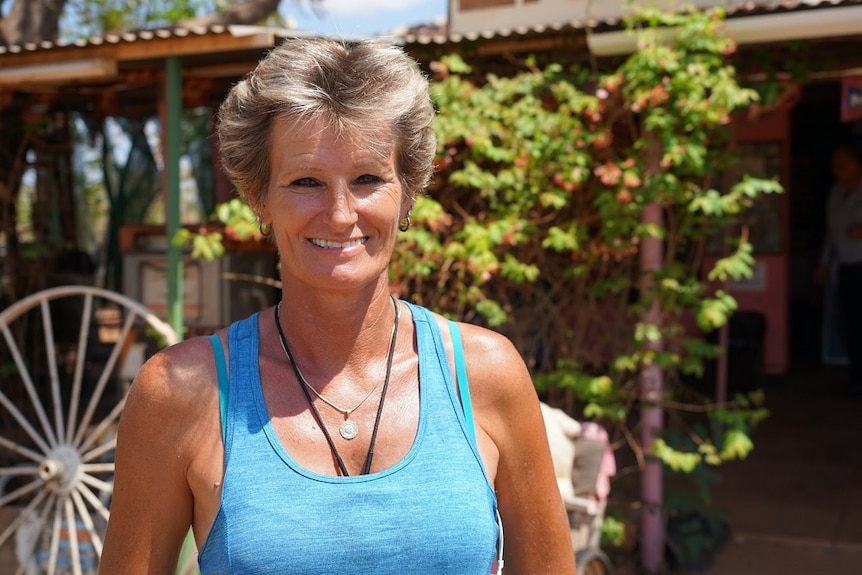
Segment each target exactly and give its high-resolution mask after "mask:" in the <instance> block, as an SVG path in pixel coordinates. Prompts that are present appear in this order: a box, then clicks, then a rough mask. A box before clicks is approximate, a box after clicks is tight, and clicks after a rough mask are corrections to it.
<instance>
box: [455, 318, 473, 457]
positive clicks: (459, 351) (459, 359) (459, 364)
mask: <svg viewBox="0 0 862 575" xmlns="http://www.w3.org/2000/svg"><path fill="white" fill-rule="evenodd" d="M449 333H450V334H451V336H452V349H453V350H454V352H455V376H456V377H457V378H458V395H460V396H461V409H463V410H464V419H465V420H467V429H468V430H470V436H471V437H472V438H473V442H474V443H475V442H476V424H475V423H473V404H472V402H471V401H470V384H469V382H468V381H467V366H466V364H465V363H464V344H463V343H462V342H461V330H460V329H458V324H457V323H455V322H454V321H452V320H449Z"/></svg>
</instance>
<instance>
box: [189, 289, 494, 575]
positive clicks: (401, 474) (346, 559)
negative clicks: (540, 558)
mask: <svg viewBox="0 0 862 575" xmlns="http://www.w3.org/2000/svg"><path fill="white" fill-rule="evenodd" d="M408 306H409V307H410V309H411V311H412V314H413V322H414V325H415V327H416V340H417V342H416V343H417V346H418V352H419V382H420V386H419V398H420V408H419V426H418V430H417V432H416V437H415V439H414V442H413V446H412V447H411V448H410V450H409V452H408V453H407V455H406V456H405V457H404V458H403V459H402V460H401V461H400V462H398V463H396V464H395V465H393V466H392V467H390V468H388V469H385V470H383V471H381V472H378V473H372V474H369V475H358V476H350V477H338V476H331V475H323V474H319V473H315V472H312V471H310V470H307V469H305V468H303V467H302V466H300V465H299V464H298V463H297V462H296V461H294V460H293V459H292V458H291V456H290V454H288V453H287V452H286V450H285V449H284V447H283V446H282V444H281V442H280V441H279V439H278V437H277V436H276V433H275V430H274V429H273V427H272V424H271V422H270V418H269V414H268V412H267V409H266V405H265V403H264V400H263V393H262V391H261V387H260V373H259V364H258V315H257V314H256V315H253V316H251V317H249V318H247V319H245V320H242V321H239V322H237V323H235V324H232V325H231V326H230V328H229V330H228V343H229V354H230V360H229V366H230V367H229V369H230V388H229V399H228V408H227V414H226V428H225V474H224V481H223V484H222V500H221V507H220V509H219V512H218V514H217V516H216V519H215V522H214V523H213V526H212V529H211V531H210V533H209V535H208V537H207V540H206V542H205V543H204V545H203V547H202V548H201V550H200V554H199V564H200V569H201V573H202V575H214V574H220V575H221V574H225V575H226V574H231V575H243V574H254V575H264V574H273V575H312V574H313V575H329V574H331V575H336V574H338V575H341V574H343V573H367V574H371V575H385V574H391V575H395V574H398V575H414V574H415V575H419V574H422V575H428V574H436V573H440V574H442V573H446V574H452V573H456V574H458V575H487V574H488V573H489V571H490V570H491V565H492V562H493V561H494V559H495V545H496V542H497V531H498V529H497V520H496V512H497V500H496V496H495V494H494V492H493V490H492V489H491V487H490V485H489V483H488V480H487V477H486V476H485V471H484V467H483V465H482V461H481V459H480V457H479V453H478V450H477V448H476V444H475V442H474V440H473V439H472V438H471V437H470V436H469V433H468V430H467V425H466V421H465V419H464V415H463V412H462V410H461V404H460V402H459V399H458V396H457V394H456V392H455V387H454V384H453V381H452V378H451V375H450V371H449V364H448V360H447V358H446V354H445V352H444V348H443V343H442V339H441V337H440V332H439V330H438V327H437V323H436V321H435V320H434V318H433V317H432V316H431V314H430V313H429V312H428V311H427V310H425V309H424V308H421V307H417V306H413V305H410V304H408ZM384 409H385V407H384Z"/></svg>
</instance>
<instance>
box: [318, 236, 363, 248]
mask: <svg viewBox="0 0 862 575" xmlns="http://www.w3.org/2000/svg"><path fill="white" fill-rule="evenodd" d="M308 241H309V242H311V244H312V245H315V246H317V247H319V248H323V249H327V250H336V249H342V250H343V249H346V248H355V247H357V246H361V245H364V244H365V242H367V241H368V238H367V237H364V238H359V239H358V240H350V241H348V242H333V241H330V240H319V239H317V238H310V239H309V240H308Z"/></svg>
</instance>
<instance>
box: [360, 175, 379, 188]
mask: <svg viewBox="0 0 862 575" xmlns="http://www.w3.org/2000/svg"><path fill="white" fill-rule="evenodd" d="M382 181H383V180H381V179H380V178H379V177H377V176H374V175H372V174H364V175H362V176H359V177H358V178H356V183H357V184H359V185H361V186H362V185H364V186H367V185H371V184H379V183H380V182H382Z"/></svg>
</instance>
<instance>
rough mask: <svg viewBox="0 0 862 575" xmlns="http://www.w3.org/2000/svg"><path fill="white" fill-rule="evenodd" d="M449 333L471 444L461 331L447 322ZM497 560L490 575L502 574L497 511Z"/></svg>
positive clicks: (470, 410) (472, 434)
mask: <svg viewBox="0 0 862 575" xmlns="http://www.w3.org/2000/svg"><path fill="white" fill-rule="evenodd" d="M449 333H450V335H451V336H452V349H453V351H454V352H455V376H456V377H457V378H458V395H460V396H461V409H463V410H464V419H465V420H467V429H468V430H469V431H470V437H472V438H473V443H474V444H476V445H477V448H478V443H477V441H476V424H475V423H474V422H473V403H472V402H471V401H470V384H469V382H468V381H467V365H466V364H465V363H464V343H463V342H462V341H461V330H460V329H458V324H457V323H455V322H454V321H452V320H449ZM496 513H497V560H496V561H494V564H493V565H492V570H491V575H502V574H503V519H502V518H501V517H500V511H499V510H497V512H496Z"/></svg>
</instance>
